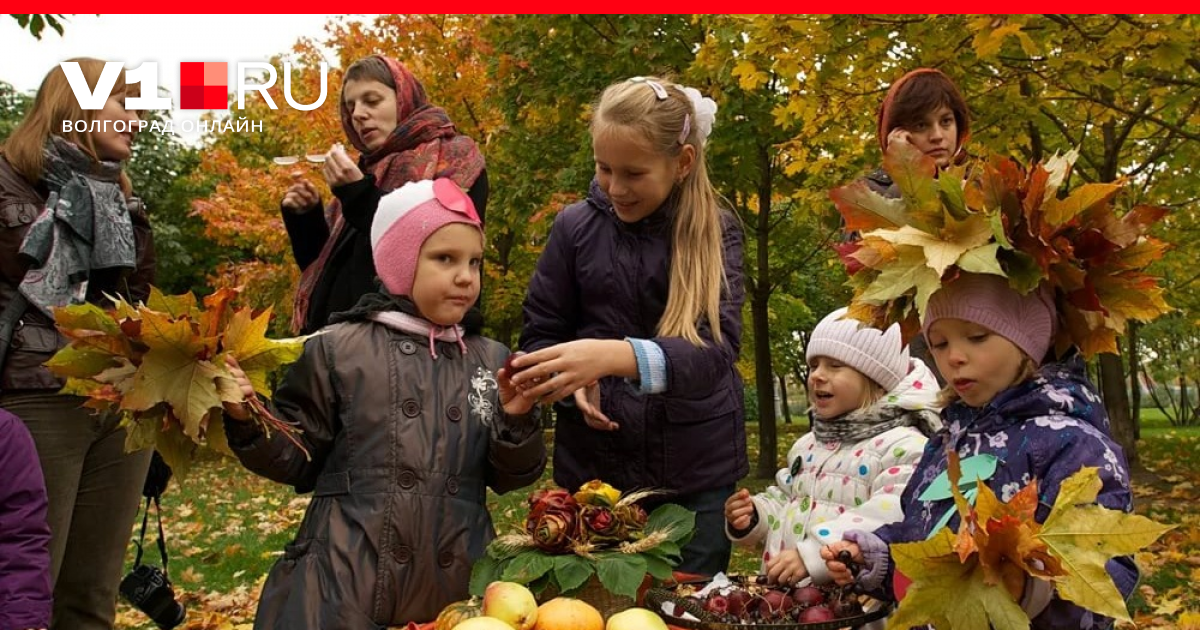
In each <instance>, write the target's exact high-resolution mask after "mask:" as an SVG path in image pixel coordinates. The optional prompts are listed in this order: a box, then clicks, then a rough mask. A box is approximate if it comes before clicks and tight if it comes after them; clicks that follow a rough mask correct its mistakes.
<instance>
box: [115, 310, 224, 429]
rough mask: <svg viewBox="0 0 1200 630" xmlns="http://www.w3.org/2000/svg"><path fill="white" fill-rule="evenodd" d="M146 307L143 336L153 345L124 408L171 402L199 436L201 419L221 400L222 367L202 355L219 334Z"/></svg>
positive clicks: (123, 401) (142, 407) (135, 379)
mask: <svg viewBox="0 0 1200 630" xmlns="http://www.w3.org/2000/svg"><path fill="white" fill-rule="evenodd" d="M141 312H142V340H143V342H144V343H145V344H146V345H147V346H149V348H150V350H149V351H148V352H146V355H145V356H144V357H143V358H142V364H141V365H140V366H139V367H138V371H137V374H135V375H134V377H133V382H132V384H131V385H130V387H129V390H128V391H127V392H126V393H125V396H124V399H123V400H122V401H121V408H122V409H126V410H129V411H145V410H147V409H150V408H151V407H153V406H154V405H157V404H159V403H163V402H165V403H167V404H169V405H171V407H172V409H173V410H174V413H175V416H176V417H177V418H178V419H179V421H180V422H181V423H182V424H183V429H184V433H186V434H187V435H188V436H189V437H191V438H192V439H199V438H200V431H201V425H200V423H201V420H203V419H204V417H205V416H206V415H207V414H208V411H209V410H210V409H212V408H213V407H219V406H220V405H221V398H220V397H219V396H218V395H217V388H216V384H215V383H214V382H213V379H215V378H216V377H217V375H218V374H220V373H221V370H218V369H217V367H216V366H215V365H213V363H212V362H211V361H208V360H204V359H199V358H198V357H199V356H200V355H201V354H202V353H205V352H208V353H212V350H213V349H214V348H213V346H215V340H213V339H205V338H202V337H198V336H197V335H196V334H195V332H194V331H193V329H192V324H191V322H190V321H188V320H187V319H171V318H170V317H169V316H167V315H163V314H160V313H158V312H156V311H152V310H149V309H148V308H143V309H142V310H141Z"/></svg>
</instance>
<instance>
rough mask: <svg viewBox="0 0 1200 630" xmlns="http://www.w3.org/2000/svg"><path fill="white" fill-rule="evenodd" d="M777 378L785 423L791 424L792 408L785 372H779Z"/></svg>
mask: <svg viewBox="0 0 1200 630" xmlns="http://www.w3.org/2000/svg"><path fill="white" fill-rule="evenodd" d="M776 378H777V379H778V380H779V402H780V405H779V406H780V407H782V408H783V423H784V424H791V423H792V410H791V408H790V407H788V397H787V378H786V377H784V375H783V374H779V375H778V376H777V377H776Z"/></svg>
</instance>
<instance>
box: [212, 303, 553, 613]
mask: <svg viewBox="0 0 1200 630" xmlns="http://www.w3.org/2000/svg"><path fill="white" fill-rule="evenodd" d="M465 341H466V348H467V354H466V356H464V355H463V354H462V353H461V351H460V349H459V347H458V346H457V345H456V344H453V343H445V342H440V341H439V342H437V353H438V358H436V359H434V358H433V357H432V356H431V354H430V350H429V339H428V338H421V337H420V336H418V335H413V334H409V333H405V332H399V331H397V330H393V329H391V328H388V327H385V326H384V325H382V324H377V323H373V322H350V323H341V324H335V325H332V326H329V327H327V328H325V329H324V333H323V334H321V335H318V336H316V337H314V338H312V339H310V340H308V342H307V343H306V344H305V348H304V354H303V355H302V356H301V358H300V360H299V361H298V362H297V363H295V364H294V365H293V366H292V367H291V369H290V370H289V371H288V374H287V376H286V377H285V380H284V382H283V384H282V385H281V387H280V388H279V389H278V390H277V391H276V392H275V397H274V401H273V404H272V407H273V409H274V411H275V413H276V415H277V417H279V418H280V419H283V420H288V421H292V422H295V423H297V424H298V425H299V427H300V428H301V429H302V430H303V431H304V434H303V436H302V437H301V440H302V441H303V443H304V444H305V446H306V447H307V449H308V451H309V452H310V453H311V455H312V460H311V461H309V460H307V459H306V458H305V456H304V454H303V453H302V452H301V451H300V450H299V449H298V448H296V447H295V446H294V445H293V444H292V443H291V442H290V441H288V439H287V438H286V437H285V436H283V435H281V434H279V433H273V434H272V435H271V436H270V437H269V438H266V437H264V436H263V435H262V434H261V433H260V432H259V431H258V430H257V429H256V428H255V426H254V425H253V424H248V423H236V422H234V421H231V420H228V419H227V420H226V424H225V426H226V433H227V435H228V436H229V439H230V445H231V447H232V448H233V450H234V452H235V453H236V454H237V456H238V458H239V459H240V460H241V461H242V463H243V464H244V465H245V466H246V467H247V468H249V469H250V470H252V471H254V472H256V473H258V474H260V475H263V476H265V477H268V478H271V479H274V480H276V481H279V482H281V483H286V484H291V485H293V486H295V487H296V491H297V492H310V491H311V492H312V493H313V499H312V503H311V504H310V505H309V507H308V512H307V513H306V514H305V516H304V522H303V523H302V524H301V526H300V530H299V531H298V532H297V534H296V538H295V540H294V541H293V542H292V543H290V544H289V545H287V547H286V549H285V551H284V556H283V558H282V559H280V560H279V562H277V563H276V564H275V566H274V568H272V570H271V572H270V575H269V576H268V578H267V582H266V584H265V585H264V587H263V593H262V598H261V600H260V604H259V609H258V616H257V618H256V620H255V624H254V627H255V629H256V630H266V629H274V630H283V629H285V628H286V629H288V630H294V629H297V628H312V629H315V628H321V630H367V629H370V630H375V629H376V628H382V627H385V626H389V625H404V624H405V623H406V622H408V621H418V622H421V621H429V620H432V619H433V618H434V617H436V616H437V613H438V611H440V610H441V609H442V608H443V607H444V606H445V605H446V604H448V603H450V602H453V601H456V600H459V599H465V598H466V597H467V595H468V593H467V586H468V581H469V578H470V573H471V565H472V563H473V562H474V561H476V560H478V559H479V558H480V557H481V556H482V555H483V554H484V548H485V547H486V546H487V544H488V543H489V542H490V541H491V540H492V538H493V537H494V536H495V532H494V530H493V527H492V520H491V516H490V515H489V514H488V511H487V508H486V495H485V488H486V487H489V486H490V487H491V488H492V489H494V490H495V491H497V492H501V493H503V492H507V491H509V490H513V489H516V488H520V487H522V486H525V485H528V484H530V483H532V482H534V481H536V480H537V479H538V478H539V477H540V476H541V474H542V471H543V469H544V468H545V463H546V449H545V444H544V442H543V440H542V432H541V431H540V430H538V429H539V428H540V427H539V425H538V421H537V418H536V414H531V415H530V416H528V417H523V418H510V417H507V416H505V414H504V412H503V410H502V408H501V407H500V401H499V397H498V395H497V393H496V382H495V378H494V376H493V375H494V373H495V371H496V370H498V369H499V368H500V367H501V366H502V365H503V362H504V359H505V358H506V357H507V355H508V354H509V351H508V349H507V348H505V347H504V346H502V345H501V344H499V343H497V342H495V341H492V340H490V339H486V338H483V337H480V336H468V337H467V338H466V339H465Z"/></svg>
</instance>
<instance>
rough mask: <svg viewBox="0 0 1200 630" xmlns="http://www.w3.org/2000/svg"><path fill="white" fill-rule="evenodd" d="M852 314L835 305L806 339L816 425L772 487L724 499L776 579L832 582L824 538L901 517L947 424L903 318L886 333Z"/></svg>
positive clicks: (732, 525)
mask: <svg viewBox="0 0 1200 630" xmlns="http://www.w3.org/2000/svg"><path fill="white" fill-rule="evenodd" d="M845 316H846V309H844V308H841V309H838V310H836V311H834V312H832V313H830V314H829V315H828V316H826V317H825V319H823V320H821V322H820V323H819V324H817V327H816V328H815V329H813V332H812V335H811V336H810V338H809V342H808V348H807V353H806V354H807V359H808V367H809V376H808V396H809V401H810V402H811V403H812V415H813V419H812V427H813V430H812V431H811V432H809V433H808V434H806V435H804V436H803V437H801V438H800V439H799V440H797V441H796V443H795V444H794V445H793V446H792V448H791V450H790V451H788V457H787V461H788V463H789V466H788V467H787V468H783V469H780V470H779V472H778V473H776V475H775V485H773V486H771V487H770V488H767V490H766V491H764V492H761V493H759V494H757V495H755V496H753V497H751V496H750V493H749V491H748V490H746V489H744V488H743V489H741V490H738V491H737V492H736V493H734V495H733V496H731V497H729V500H728V501H726V503H725V518H726V528H725V529H726V533H727V534H728V535H729V537H730V539H731V540H733V541H734V542H736V543H738V544H742V545H756V544H757V545H762V546H763V554H762V569H761V571H762V573H763V574H764V575H766V576H767V577H768V578H769V579H770V580H771V581H772V582H774V583H779V584H795V583H797V582H799V581H801V580H804V579H805V578H811V580H812V581H813V582H814V583H816V584H829V583H830V582H832V578H831V577H830V574H829V572H828V571H827V570H826V568H825V561H824V560H823V559H822V558H821V555H820V551H821V546H822V545H826V544H829V543H831V542H834V541H838V540H841V539H842V532H844V531H846V530H848V529H865V530H868V531H870V530H873V529H875V528H877V527H879V526H881V525H883V524H885V523H890V522H893V521H897V520H899V519H900V518H901V516H903V514H902V512H901V510H900V493H901V492H902V491H903V490H904V487H905V485H906V484H907V483H908V480H909V477H910V476H911V475H912V471H913V466H914V465H915V464H916V463H917V460H918V459H920V457H921V452H922V450H924V448H925V442H926V440H927V437H928V436H929V435H932V434H933V433H934V432H935V431H936V430H937V428H938V427H939V426H940V424H939V422H938V417H937V411H936V405H937V390H938V385H937V380H936V379H935V378H934V377H933V374H932V373H931V372H930V371H929V368H927V367H926V366H925V364H924V363H923V362H921V361H920V360H919V359H915V358H910V357H909V353H908V348H907V347H905V345H904V343H903V341H902V340H901V338H900V326H899V325H892V326H891V327H890V328H888V329H887V330H882V331H881V330H878V329H875V328H871V327H870V326H865V325H863V324H861V323H859V322H858V321H856V320H853V319H846V318H845Z"/></svg>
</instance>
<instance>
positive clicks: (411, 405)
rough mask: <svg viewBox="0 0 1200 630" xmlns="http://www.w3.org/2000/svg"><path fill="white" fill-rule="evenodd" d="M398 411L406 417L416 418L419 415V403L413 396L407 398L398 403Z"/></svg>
mask: <svg viewBox="0 0 1200 630" xmlns="http://www.w3.org/2000/svg"><path fill="white" fill-rule="evenodd" d="M400 411H402V412H404V416H405V417H406V418H416V417H417V416H419V415H421V403H419V402H417V400H416V399H415V398H409V399H408V400H406V401H404V403H403V404H402V405H400Z"/></svg>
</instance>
